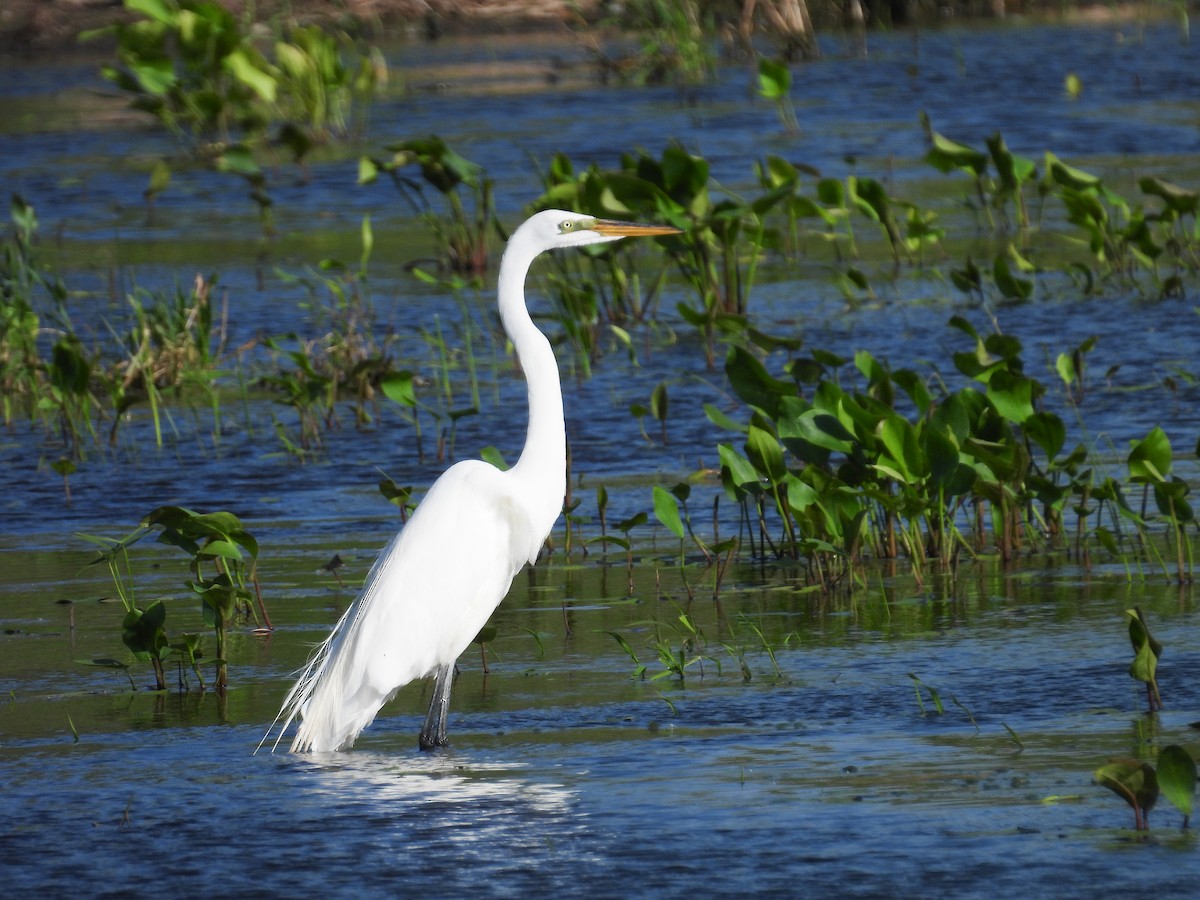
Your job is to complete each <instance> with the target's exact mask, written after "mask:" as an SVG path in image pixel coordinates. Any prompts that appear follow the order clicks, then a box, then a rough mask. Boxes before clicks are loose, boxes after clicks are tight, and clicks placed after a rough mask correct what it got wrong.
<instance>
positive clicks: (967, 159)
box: [921, 113, 988, 178]
mask: <svg viewBox="0 0 1200 900" xmlns="http://www.w3.org/2000/svg"><path fill="white" fill-rule="evenodd" d="M921 120H922V122H923V124H924V125H925V128H926V131H927V132H928V136H929V142H930V145H931V146H930V148H929V152H928V153H926V154H925V161H926V162H927V163H929V164H930V165H931V166H933V167H934V168H935V169H937V170H938V171H939V172H952V171H954V170H955V169H959V170H961V171H964V172H969V173H970V174H972V175H974V176H975V177H977V178H978V177H979V176H981V175H983V174H984V173H985V172H987V166H988V158H987V155H986V154H984V153H982V152H981V151H979V150H976V149H975V148H974V147H968V146H967V145H966V144H960V143H959V142H958V141H952V140H950V139H949V138H947V137H944V136H943V135H941V134H938V133H937V132H936V131H934V130H933V128H932V127H931V125H930V123H929V118H928V116H926V115H925V113H921Z"/></svg>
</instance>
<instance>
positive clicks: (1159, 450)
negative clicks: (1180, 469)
mask: <svg viewBox="0 0 1200 900" xmlns="http://www.w3.org/2000/svg"><path fill="white" fill-rule="evenodd" d="M1127 462H1128V465H1129V478H1130V480H1132V481H1134V482H1137V483H1139V484H1146V483H1155V482H1163V481H1166V477H1167V475H1168V474H1169V473H1170V471H1171V441H1170V439H1169V438H1168V437H1167V433H1166V432H1165V431H1163V430H1162V428H1160V427H1159V426H1157V425H1155V426H1154V427H1153V428H1152V429H1150V431H1149V433H1147V435H1146V436H1145V437H1144V438H1142V439H1141V440H1140V441H1137V442H1136V443H1135V444H1134V445H1133V449H1132V450H1130V451H1129V458H1128V460H1127Z"/></svg>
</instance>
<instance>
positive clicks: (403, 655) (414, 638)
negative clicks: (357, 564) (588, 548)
mask: <svg viewBox="0 0 1200 900" xmlns="http://www.w3.org/2000/svg"><path fill="white" fill-rule="evenodd" d="M678 232H679V229H677V228H671V227H668V226H662V225H640V224H635V223H631V222H616V221H611V220H606V219H597V218H594V217H591V216H584V215H580V214H578V213H573V212H564V211H562V210H547V211H545V212H540V213H538V214H536V215H535V216H533V217H531V218H530V219H528V220H527V221H526V222H525V223H524V224H522V225H521V226H520V227H519V228H518V229H517V230H516V231H514V232H513V234H512V237H510V238H509V240H508V246H507V247H506V248H505V250H504V257H503V259H502V260H501V262H500V276H499V285H498V306H499V310H500V321H501V324H502V325H503V326H504V330H505V332H506V333H507V334H508V336H509V338H510V339H511V340H512V343H513V347H514V348H515V350H516V352H517V357H518V359H519V360H520V362H521V366H522V368H523V369H524V370H525V379H526V381H527V383H528V390H529V430H528V432H527V434H526V438H525V447H524V449H523V450H522V451H521V457H520V459H518V460H517V462H516V464H515V465H513V467H512V468H511V469H509V470H507V471H501V470H500V469H497V468H496V467H494V466H492V465H489V464H488V463H486V462H483V461H482V460H464V461H462V462H459V463H456V464H455V465H453V466H451V467H450V468H449V469H447V470H446V471H445V472H443V473H442V475H441V477H440V478H438V479H437V481H435V482H434V483H433V486H432V487H431V488H430V489H429V492H428V493H427V494H426V495H425V498H424V499H423V500H422V501H421V503H420V505H419V506H418V507H417V509H416V511H415V512H414V513H413V514H412V517H411V518H410V519H409V521H408V524H407V525H406V526H405V527H404V529H403V530H402V531H401V532H400V533H399V534H398V535H396V537H394V538H393V539H392V541H391V543H390V544H388V546H387V548H386V549H385V550H384V551H383V553H382V554H381V555H380V556H379V559H378V560H376V562H375V565H374V566H373V567H372V568H371V571H370V574H368V575H367V580H366V583H365V584H364V585H363V589H362V592H361V593H360V594H359V596H358V598H357V599H356V600H355V601H354V603H353V604H352V605H351V606H350V608H349V609H347V610H346V612H345V614H344V615H343V616H342V617H341V619H340V620H339V621H338V623H337V624H336V625H335V626H334V627H333V631H332V632H331V633H330V635H329V637H328V638H326V639H325V641H324V643H322V644H321V645H320V647H318V648H317V650H316V652H315V653H314V654H313V656H312V658H311V659H310V660H309V662H308V664H307V665H306V666H305V668H304V669H303V670H302V671H301V673H300V677H299V679H298V680H297V681H296V684H295V685H294V686H293V687H292V689H291V691H290V692H289V693H288V695H287V698H286V699H285V700H284V703H283V709H282V711H281V712H280V713H279V717H278V718H277V719H276V722H278V721H279V719H283V728H282V729H281V730H280V733H279V737H278V738H277V739H276V741H275V745H276V746H278V744H279V741H280V740H281V739H282V737H283V734H284V733H286V732H287V730H288V728H289V726H290V725H291V724H292V722H293V721H294V720H295V719H296V717H297V716H299V717H300V719H301V721H300V725H299V727H298V728H297V731H296V736H295V739H294V740H293V741H292V746H291V750H292V752H293V753H295V752H302V751H306V750H313V751H331V750H342V749H345V748H347V747H349V746H350V745H351V744H353V743H354V740H355V738H357V737H358V735H359V733H360V732H361V731H362V730H363V729H364V728H366V727H367V726H368V725H370V724H371V721H372V720H373V719H374V718H375V714H376V713H377V712H379V708H380V707H381V706H383V704H384V703H386V702H387V701H388V700H389V699H391V697H392V696H393V695H394V694H395V693H396V691H397V690H399V689H400V688H401V687H402V686H403V685H405V684H408V683H409V682H410V681H413V680H414V679H417V678H421V677H423V676H425V675H428V674H430V673H433V674H434V676H435V680H434V688H433V702H432V703H431V704H430V706H429V713H428V715H427V716H426V717H425V724H424V727H422V729H421V735H420V740H419V743H420V746H421V748H422V749H425V750H428V749H432V748H434V747H443V746H445V745H446V714H447V712H448V710H449V705H450V687H451V684H452V682H453V680H454V664H455V660H457V659H458V657H459V655H460V654H461V653H462V652H463V651H464V650H466V648H467V647H468V646H469V645H470V643H471V641H473V640H474V639H475V636H476V635H477V634H478V633H479V630H480V629H481V628H482V627H483V626H484V625H485V624H486V623H487V620H488V617H489V616H490V615H491V614H492V611H493V610H495V608H496V607H497V606H499V605H500V601H501V600H503V599H504V596H505V594H507V593H508V589H509V587H510V586H511V585H512V580H513V577H514V576H515V575H516V574H517V572H519V571H520V570H521V568H522V567H523V566H524V565H525V563H527V562H529V563H532V562H534V561H535V560H536V559H537V555H538V551H539V550H540V549H541V546H542V543H543V542H544V541H545V539H546V536H547V535H548V534H549V533H550V529H551V528H552V527H553V525H554V522H555V520H557V519H558V515H559V513H560V512H561V511H562V503H563V496H564V494H565V492H566V427H565V425H564V422H563V405H562V390H561V388H560V385H559V375H558V363H557V361H556V360H555V358H554V351H553V350H552V349H551V347H550V342H549V341H548V340H546V337H545V335H543V334H542V333H541V332H540V331H539V330H538V329H537V326H536V325H534V324H533V319H531V318H530V316H529V310H528V309H527V307H526V305H525V275H526V273H527V272H528V271H529V266H530V264H531V263H532V262H533V260H534V259H535V258H536V257H537V256H538V255H539V254H540V253H543V252H544V251H546V250H551V249H554V248H556V247H578V246H582V245H584V244H598V243H602V242H605V241H615V240H619V239H620V238H623V237H632V236H638V235H663V234H677V233H678ZM264 740H265V738H264Z"/></svg>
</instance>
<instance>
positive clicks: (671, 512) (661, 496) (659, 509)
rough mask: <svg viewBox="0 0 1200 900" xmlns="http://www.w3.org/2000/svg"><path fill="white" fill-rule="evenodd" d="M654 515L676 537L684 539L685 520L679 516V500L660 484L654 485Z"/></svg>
mask: <svg viewBox="0 0 1200 900" xmlns="http://www.w3.org/2000/svg"><path fill="white" fill-rule="evenodd" d="M654 515H655V516H656V517H657V518H658V521H660V522H662V523H663V525H665V526H666V527H667V529H668V530H670V532H671V533H672V534H674V535H675V537H677V538H679V539H680V540H682V539H683V520H682V519H680V517H679V500H678V499H676V497H675V495H674V494H672V493H671V492H670V491H668V490H666V489H665V488H661V487H659V486H658V485H655V486H654Z"/></svg>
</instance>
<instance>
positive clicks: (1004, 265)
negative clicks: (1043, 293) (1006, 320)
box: [992, 254, 1033, 300]
mask: <svg viewBox="0 0 1200 900" xmlns="http://www.w3.org/2000/svg"><path fill="white" fill-rule="evenodd" d="M992 277H993V278H994V279H995V280H996V287H997V288H999V290H1000V293H1001V294H1003V295H1004V297H1005V298H1006V299H1009V300H1028V299H1029V296H1030V294H1032V293H1033V280H1032V279H1030V278H1021V277H1019V276H1018V275H1016V274H1015V273H1014V272H1013V270H1012V266H1011V265H1009V262H1008V258H1007V257H1005V256H1004V255H1003V254H1001V255H1000V256H997V257H996V261H995V263H993V264H992Z"/></svg>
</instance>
